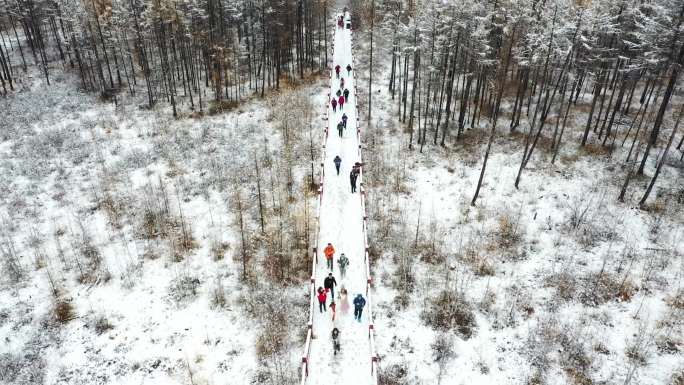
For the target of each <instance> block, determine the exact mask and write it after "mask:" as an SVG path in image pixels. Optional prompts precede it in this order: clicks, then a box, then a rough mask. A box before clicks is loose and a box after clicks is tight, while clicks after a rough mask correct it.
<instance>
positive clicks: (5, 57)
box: [0, 0, 329, 116]
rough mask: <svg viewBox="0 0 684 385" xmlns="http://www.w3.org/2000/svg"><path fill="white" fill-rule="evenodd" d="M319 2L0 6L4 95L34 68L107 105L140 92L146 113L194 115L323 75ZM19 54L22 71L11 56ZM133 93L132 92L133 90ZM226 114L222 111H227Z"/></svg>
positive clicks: (323, 12) (323, 4)
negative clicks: (185, 106) (182, 109)
mask: <svg viewBox="0 0 684 385" xmlns="http://www.w3.org/2000/svg"><path fill="white" fill-rule="evenodd" d="M326 20H327V1H313V0H303V1H278V0H276V1H225V0H224V1H223V2H222V1H221V0H207V1H204V0H202V1H191V2H190V1H184V2H175V1H174V2H171V1H161V0H155V1H138V0H129V1H109V0H105V1H101V0H97V1H96V0H91V1H72V0H67V1H33V0H29V1H5V2H4V3H3V4H2V7H1V8H0V35H1V36H2V43H3V44H2V46H1V47H0V59H1V60H2V62H1V63H2V77H0V78H2V87H3V92H4V93H5V94H6V93H7V92H8V90H11V89H12V88H13V78H15V77H19V76H22V70H23V71H24V72H25V71H26V70H27V67H28V66H31V65H35V66H37V67H38V68H40V70H41V71H42V74H43V76H44V77H45V80H46V82H47V84H50V80H51V74H52V72H53V70H52V67H54V66H59V65H61V66H63V67H65V68H68V69H71V70H74V71H77V72H78V74H79V76H80V79H81V81H82V87H83V88H84V89H86V90H91V91H97V92H101V93H102V95H103V96H104V97H106V98H111V97H113V96H114V95H115V94H116V93H118V92H122V91H124V90H128V92H130V93H131V94H134V93H135V92H136V91H137V90H138V89H139V88H140V89H144V90H145V92H146V94H147V104H148V106H152V105H154V104H155V103H156V102H158V101H159V100H165V101H167V102H168V103H170V104H171V106H172V107H173V113H174V116H176V114H177V107H176V105H177V100H178V99H179V98H181V97H182V98H185V99H187V100H188V102H189V106H190V109H193V110H194V109H195V108H198V109H199V111H203V109H204V108H205V106H206V105H207V102H208V101H207V99H210V101H214V102H218V103H216V104H217V105H218V106H223V105H224V104H223V103H224V102H227V103H231V102H236V101H239V100H240V99H242V98H244V97H245V95H246V94H250V93H253V92H259V93H260V94H261V95H262V96H263V95H264V92H265V90H266V89H273V88H276V89H277V88H279V87H280V86H281V84H280V83H281V81H282V80H283V79H286V80H288V81H290V82H294V81H296V79H303V78H304V77H305V76H306V75H308V74H310V73H312V72H316V71H319V70H320V69H321V68H324V67H325V63H326V60H327V58H326V55H327V48H328V44H329V43H328V39H329V36H328V34H326V33H324V31H325V30H326V24H325V23H326ZM14 50H18V52H19V55H17V59H18V58H20V60H21V62H20V63H17V62H16V59H15V60H12V59H13V57H12V56H11V55H10V52H11V51H14ZM139 83H142V84H140V87H139ZM228 105H230V104H228Z"/></svg>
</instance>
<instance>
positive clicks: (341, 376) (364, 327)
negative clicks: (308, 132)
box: [306, 13, 372, 385]
mask: <svg viewBox="0 0 684 385" xmlns="http://www.w3.org/2000/svg"><path fill="white" fill-rule="evenodd" d="M349 18H350V15H349V14H348V13H346V14H345V23H346V22H347V21H348V20H349ZM338 64H339V65H340V67H342V69H341V71H340V78H344V82H345V84H344V86H345V88H347V89H349V91H350V94H349V101H348V102H347V103H345V104H344V108H343V109H342V110H340V108H339V106H338V109H337V112H333V110H332V107H331V106H330V105H328V108H329V109H330V111H329V113H328V116H329V120H328V126H329V129H328V136H327V139H326V148H325V159H323V162H324V164H323V167H324V170H325V171H324V175H325V176H324V178H323V189H322V197H321V203H320V204H321V206H320V221H319V226H320V228H319V239H318V245H319V251H318V264H317V266H316V282H315V286H316V287H319V286H323V280H324V279H325V277H326V276H327V275H328V273H329V272H330V271H329V269H328V268H327V267H326V261H325V257H324V254H323V249H324V248H325V246H326V245H327V244H328V243H332V245H333V246H334V248H335V256H334V261H335V264H334V270H333V274H334V276H335V279H336V280H337V284H338V286H337V287H336V289H335V297H336V298H335V303H336V304H337V315H336V319H335V321H334V323H333V321H332V313H331V311H330V309H328V311H327V312H323V313H321V312H320V311H319V309H318V301H315V307H314V309H313V310H314V314H313V330H314V333H313V334H314V336H315V337H314V338H313V339H312V340H311V347H310V354H309V363H308V365H309V368H308V369H309V370H308V372H309V375H308V378H307V381H306V383H307V384H310V385H318V384H321V385H323V384H325V385H334V384H345V385H346V384H359V385H363V384H371V383H372V375H371V359H370V357H371V346H370V341H369V337H368V335H369V334H368V333H369V328H368V325H369V322H368V319H369V318H368V317H369V314H368V310H370V309H369V307H370V306H369V305H370V304H369V303H367V304H366V307H365V308H364V312H363V317H362V320H361V322H358V321H356V320H355V319H354V315H353V313H354V305H353V303H352V301H353V299H354V297H355V296H356V295H357V294H362V295H363V297H364V298H367V295H366V283H367V277H366V265H365V260H364V258H365V239H364V238H365V234H364V231H363V215H364V214H363V208H362V204H361V197H360V195H359V194H360V193H361V188H360V186H359V184H360V182H361V177H359V178H358V181H357V192H356V193H352V192H351V183H350V178H349V174H350V172H351V169H352V166H353V165H354V163H355V162H358V161H361V159H360V149H359V141H358V136H357V124H356V123H357V116H356V115H357V111H356V95H355V94H354V93H355V84H354V72H353V70H352V73H351V75H347V70H346V68H345V67H346V66H347V65H348V64H350V65H352V66H353V65H354V64H353V63H352V51H351V30H349V29H346V28H345V29H342V28H338V27H335V37H334V46H333V62H332V65H331V67H332V69H331V71H332V76H331V84H330V86H331V88H330V96H331V97H335V93H336V92H337V90H338V89H340V80H339V79H338V78H337V77H336V76H335V70H334V67H335V66H336V65H338ZM342 90H344V89H342ZM343 113H346V114H347V117H348V121H347V128H346V129H345V130H344V133H343V135H342V137H341V138H340V137H339V135H338V131H337V123H338V122H340V121H341V119H342V114H343ZM336 155H339V156H340V157H341V158H342V166H341V167H340V174H339V175H337V173H336V171H335V165H334V162H333V159H334V158H335V156H336ZM340 253H344V254H345V255H346V256H347V258H349V262H350V263H349V266H348V267H347V274H346V277H345V278H342V277H341V276H340V272H339V268H338V266H337V258H338V257H339V255H340ZM342 287H345V288H346V289H347V291H348V298H347V301H348V302H349V309H348V310H347V311H346V312H344V311H343V309H342V303H341V302H340V300H339V299H338V298H337V297H338V295H339V294H338V293H339V290H340V289H341V288H342ZM330 302H331V298H330V296H328V301H327V303H328V305H329V304H330ZM333 327H337V328H338V329H339V330H340V332H341V333H340V338H341V352H340V353H338V354H337V355H333V350H332V340H331V337H330V333H331V331H332V329H333Z"/></svg>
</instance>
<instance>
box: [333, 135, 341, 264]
mask: <svg viewBox="0 0 684 385" xmlns="http://www.w3.org/2000/svg"><path fill="white" fill-rule="evenodd" d="M338 130H339V128H338ZM340 136H342V135H340ZM333 162H335V170H337V175H340V164H342V158H340V156H339V155H335V159H333ZM342 255H344V254H342ZM338 261H339V260H338ZM338 263H339V262H338Z"/></svg>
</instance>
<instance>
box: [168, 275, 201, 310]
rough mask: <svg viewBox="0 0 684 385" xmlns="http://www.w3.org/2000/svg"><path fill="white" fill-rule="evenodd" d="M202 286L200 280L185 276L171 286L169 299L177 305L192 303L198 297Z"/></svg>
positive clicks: (174, 281)
mask: <svg viewBox="0 0 684 385" xmlns="http://www.w3.org/2000/svg"><path fill="white" fill-rule="evenodd" d="M200 285H201V283H200V280H199V278H197V277H192V276H189V275H183V276H181V277H179V278H178V279H175V280H173V281H172V282H171V284H170V285H169V298H170V299H171V300H173V301H174V302H175V303H177V304H182V303H184V302H187V301H190V300H192V299H194V298H195V297H196V296H197V289H198V288H199V287H200Z"/></svg>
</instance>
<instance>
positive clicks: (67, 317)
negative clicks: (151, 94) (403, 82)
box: [0, 74, 327, 384]
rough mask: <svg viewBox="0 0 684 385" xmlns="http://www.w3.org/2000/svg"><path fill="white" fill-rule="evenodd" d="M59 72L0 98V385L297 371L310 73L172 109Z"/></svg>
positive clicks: (318, 94) (314, 134) (258, 379)
mask: <svg viewBox="0 0 684 385" xmlns="http://www.w3.org/2000/svg"><path fill="white" fill-rule="evenodd" d="M61 76H63V78H62V79H54V81H56V82H59V83H58V85H57V86H46V85H45V84H44V82H42V81H41V80H40V79H41V78H40V76H39V74H36V76H35V77H34V78H33V79H32V80H31V81H30V82H25V83H24V84H23V85H20V88H21V90H20V91H19V92H16V93H14V94H13V95H11V97H7V98H3V99H2V100H0V110H1V111H2V115H3V124H2V126H3V128H2V133H1V135H2V144H1V147H0V151H1V153H2V156H1V159H2V161H1V162H0V191H2V194H1V195H2V198H1V199H0V208H1V212H2V214H1V223H2V225H1V226H2V231H0V233H1V235H0V237H1V242H0V245H1V246H2V248H1V251H2V276H1V278H0V338H1V339H2V341H3V343H2V344H0V378H2V381H0V382H2V383H8V384H39V383H40V384H42V383H45V384H140V383H145V384H152V383H158V384H176V383H177V384H188V383H193V384H202V383H206V384H221V383H250V382H251V381H255V383H265V382H266V379H267V378H271V379H272V383H288V382H289V381H292V380H294V379H296V378H297V376H298V372H297V362H298V360H299V359H300V358H299V357H300V350H301V335H303V333H304V332H305V331H304V330H301V329H302V327H301V325H305V321H306V317H307V316H308V315H307V309H308V299H307V297H306V296H305V293H306V290H305V289H304V286H303V283H304V279H305V277H307V276H308V273H309V271H308V270H309V268H310V263H309V258H310V256H309V254H308V253H307V250H309V249H310V244H309V243H310V242H313V240H312V239H309V236H308V234H311V233H313V231H312V230H311V229H313V228H315V226H316V223H315V218H314V216H315V206H314V205H315V204H316V202H317V200H316V199H315V194H314V193H312V192H311V191H312V190H311V189H310V178H311V175H310V173H311V172H312V168H311V159H312V157H314V158H317V157H318V151H319V146H318V143H319V142H320V135H321V132H322V131H320V130H318V128H319V127H318V126H315V125H314V124H319V122H320V121H321V120H320V113H322V111H323V103H324V102H325V100H326V99H325V95H324V91H325V88H324V87H323V86H322V84H324V82H322V81H320V80H317V79H315V80H314V82H313V83H310V85H307V86H304V87H302V88H301V89H299V90H294V89H290V88H285V89H284V90H283V92H282V93H279V94H272V95H268V96H267V97H266V98H265V99H260V100H254V101H249V102H246V103H244V104H243V105H241V106H239V108H237V109H235V110H233V111H230V112H226V113H222V114H217V115H214V116H210V115H205V116H202V117H193V116H184V117H182V118H181V119H178V120H174V119H173V118H172V117H171V114H170V111H169V107H168V105H167V104H166V103H161V104H160V105H159V107H158V108H155V109H153V110H147V109H141V108H138V105H139V104H144V100H141V99H139V98H130V97H127V98H125V99H124V100H119V101H118V105H117V106H116V107H115V105H114V104H113V103H111V102H103V101H101V100H98V98H97V97H96V96H93V95H92V94H84V93H82V92H80V91H79V90H78V79H77V78H75V77H73V75H71V74H65V75H61ZM325 80H327V79H325ZM314 103H315V104H314ZM319 110H320V111H319ZM309 123H312V124H309ZM314 129H316V130H315V131H314ZM312 141H313V142H312ZM312 143H313V145H312ZM312 151H313V153H312ZM257 166H258V170H257ZM257 173H258V175H259V179H258V183H257ZM262 214H263V215H262ZM262 218H263V229H262V227H261V226H262ZM243 242H244V243H243ZM243 249H244V252H243ZM243 268H244V269H246V271H243ZM243 274H244V275H243ZM272 282H277V283H278V285H277V288H276V287H274V286H273V285H272ZM293 330H294V331H298V332H301V333H290V331H293Z"/></svg>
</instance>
